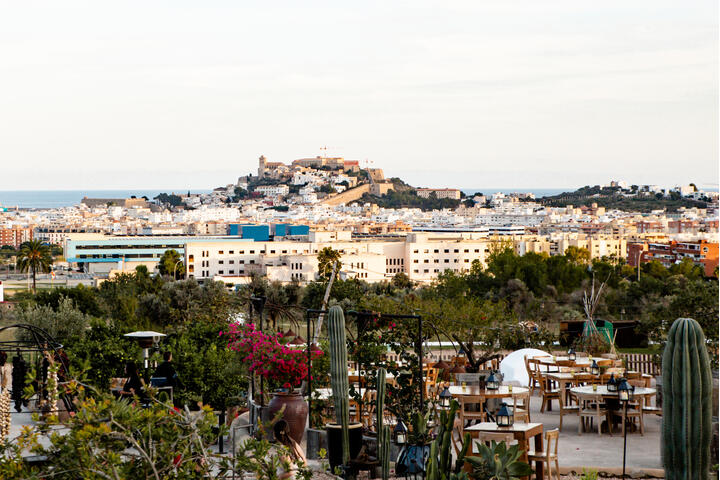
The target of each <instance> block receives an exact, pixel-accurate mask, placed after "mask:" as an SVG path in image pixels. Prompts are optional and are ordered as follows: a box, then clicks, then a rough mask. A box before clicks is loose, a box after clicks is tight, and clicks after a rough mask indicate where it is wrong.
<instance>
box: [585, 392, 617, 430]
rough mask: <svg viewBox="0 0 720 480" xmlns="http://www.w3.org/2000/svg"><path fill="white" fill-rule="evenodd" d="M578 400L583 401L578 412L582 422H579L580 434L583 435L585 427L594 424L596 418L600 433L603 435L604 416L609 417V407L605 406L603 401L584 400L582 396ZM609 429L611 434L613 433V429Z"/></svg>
mask: <svg viewBox="0 0 720 480" xmlns="http://www.w3.org/2000/svg"><path fill="white" fill-rule="evenodd" d="M578 400H579V402H580V403H581V405H580V409H579V412H578V415H579V417H580V422H578V435H582V432H583V429H584V427H585V426H586V425H587V426H588V428H589V427H590V426H591V425H592V421H593V420H595V419H596V420H597V432H598V435H601V434H602V431H601V430H602V419H603V417H605V419H607V416H608V410H607V408H605V406H604V405H603V404H602V403H600V402H595V401H594V400H592V401H590V400H583V399H582V398H578ZM608 431H609V433H610V435H612V430H611V429H609V428H608Z"/></svg>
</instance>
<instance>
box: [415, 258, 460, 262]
mask: <svg viewBox="0 0 720 480" xmlns="http://www.w3.org/2000/svg"><path fill="white" fill-rule="evenodd" d="M413 263H420V261H419V260H418V259H417V258H416V259H415V260H413ZM423 263H430V260H429V259H427V258H426V259H425V260H423ZM433 263H440V259H439V258H435V259H433ZM444 263H450V259H449V258H446V259H445V261H444ZM453 263H460V262H459V259H457V258H454V259H453ZM463 263H470V259H469V258H466V259H464V260H463Z"/></svg>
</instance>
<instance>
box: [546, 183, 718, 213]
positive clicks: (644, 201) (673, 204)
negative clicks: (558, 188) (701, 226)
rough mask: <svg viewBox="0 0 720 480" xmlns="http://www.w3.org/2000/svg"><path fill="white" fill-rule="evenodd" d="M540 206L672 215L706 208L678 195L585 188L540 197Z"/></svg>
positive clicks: (611, 188) (613, 188) (599, 187)
mask: <svg viewBox="0 0 720 480" xmlns="http://www.w3.org/2000/svg"><path fill="white" fill-rule="evenodd" d="M538 202H540V203H541V204H542V205H546V206H549V207H564V206H567V205H573V206H575V207H580V206H583V205H585V206H588V207H589V206H590V205H592V204H593V203H596V204H597V205H598V207H605V208H606V209H618V210H626V211H632V212H650V211H652V210H663V209H665V210H667V211H668V212H675V211H677V209H678V208H680V207H686V208H692V207H699V208H705V207H706V206H707V202H702V201H699V200H692V199H690V198H684V197H682V196H680V194H679V193H676V192H671V194H670V196H669V197H665V196H663V194H654V193H652V192H642V191H637V190H635V189H633V190H623V189H622V188H620V187H601V186H599V185H595V186H594V187H591V186H589V185H586V186H584V187H582V188H578V189H577V190H575V191H574V192H563V193H560V194H558V195H552V196H547V197H542V198H540V199H538Z"/></svg>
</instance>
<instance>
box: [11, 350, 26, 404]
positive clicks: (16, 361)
mask: <svg viewBox="0 0 720 480" xmlns="http://www.w3.org/2000/svg"><path fill="white" fill-rule="evenodd" d="M26 375H27V363H26V362H25V359H23V356H22V353H20V349H19V348H18V349H17V352H16V353H15V356H14V357H13V359H12V399H13V401H14V402H15V410H17V411H18V412H22V407H23V405H25V406H27V400H25V399H24V398H23V396H24V394H25V376H26Z"/></svg>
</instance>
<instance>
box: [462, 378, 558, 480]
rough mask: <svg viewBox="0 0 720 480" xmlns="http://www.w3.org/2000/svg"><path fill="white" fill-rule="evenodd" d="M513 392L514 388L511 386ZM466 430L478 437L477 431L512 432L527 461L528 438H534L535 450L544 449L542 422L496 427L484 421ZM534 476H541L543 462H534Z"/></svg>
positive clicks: (523, 457) (524, 459) (494, 424)
mask: <svg viewBox="0 0 720 480" xmlns="http://www.w3.org/2000/svg"><path fill="white" fill-rule="evenodd" d="M513 393H515V389H514V388H513ZM463 432H468V433H469V434H470V436H471V437H472V438H478V436H479V435H478V433H479V432H489V433H512V435H513V438H515V440H517V441H518V443H519V444H520V448H522V449H523V454H522V457H521V458H522V460H523V462H527V461H528V456H527V450H528V446H529V445H530V438H534V439H535V451H536V452H542V451H544V447H543V424H542V423H514V424H513V425H512V426H510V427H498V426H497V424H496V423H491V422H484V423H476V424H475V425H471V426H469V427H467V428H466V429H464V430H463ZM535 478H539V479H542V478H544V477H543V462H535Z"/></svg>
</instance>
